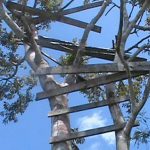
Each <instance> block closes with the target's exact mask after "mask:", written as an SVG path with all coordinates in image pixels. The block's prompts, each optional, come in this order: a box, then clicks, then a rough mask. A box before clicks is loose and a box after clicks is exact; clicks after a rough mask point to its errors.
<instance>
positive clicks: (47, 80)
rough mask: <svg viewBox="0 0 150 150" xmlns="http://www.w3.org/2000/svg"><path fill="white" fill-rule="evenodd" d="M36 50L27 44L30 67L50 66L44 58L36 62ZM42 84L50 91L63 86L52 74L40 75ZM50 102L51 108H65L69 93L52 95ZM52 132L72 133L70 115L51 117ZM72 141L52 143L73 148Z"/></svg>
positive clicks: (57, 149)
mask: <svg viewBox="0 0 150 150" xmlns="http://www.w3.org/2000/svg"><path fill="white" fill-rule="evenodd" d="M34 60H35V52H34V51H33V50H32V49H30V48H29V47H27V46H26V61H27V62H28V64H29V65H30V67H31V68H32V69H33V70H34V71H36V70H37V69H38V68H43V67H49V64H48V63H47V62H46V61H45V60H44V59H43V60H42V62H41V63H40V64H37V63H35V61H34ZM39 80H40V84H41V87H42V88H43V90H44V91H45V92H46V91H49V90H50V89H55V88H56V87H59V86H62V85H60V84H58V83H57V82H56V81H55V80H54V78H53V76H52V75H42V76H39ZM48 100H49V104H50V107H51V110H53V111H54V110H58V109H65V108H67V107H68V99H67V95H61V96H57V97H50V98H49V99H48ZM51 132H52V134H51V135H52V136H62V137H63V136H65V135H66V134H69V133H70V121H69V116H68V115H62V116H58V117H53V118H52V119H51ZM71 149H72V148H71V142H67V141H66V142H62V143H57V144H54V145H52V150H71Z"/></svg>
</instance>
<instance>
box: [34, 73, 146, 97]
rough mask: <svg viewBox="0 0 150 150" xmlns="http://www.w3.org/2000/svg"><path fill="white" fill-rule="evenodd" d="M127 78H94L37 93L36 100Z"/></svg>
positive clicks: (123, 74) (134, 74)
mask: <svg viewBox="0 0 150 150" xmlns="http://www.w3.org/2000/svg"><path fill="white" fill-rule="evenodd" d="M147 73H148V72H131V76H132V77H136V76H140V75H143V74H147ZM127 78H128V75H127V74H126V73H124V72H121V73H114V74H111V75H105V76H101V77H99V78H94V79H91V80H87V81H83V82H79V83H75V84H71V85H68V86H64V87H59V88H56V89H54V90H50V91H48V92H40V93H37V95H36V100H42V99H45V98H49V97H52V96H58V95H62V94H66V93H71V92H75V91H79V90H81V89H88V88H91V87H95V86H99V85H104V84H108V83H112V82H116V81H120V80H125V79H127Z"/></svg>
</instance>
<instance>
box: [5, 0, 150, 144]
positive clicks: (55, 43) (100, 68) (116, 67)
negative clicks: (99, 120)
mask: <svg viewBox="0 0 150 150" xmlns="http://www.w3.org/2000/svg"><path fill="white" fill-rule="evenodd" d="M102 3H103V1H100V2H94V3H92V4H87V5H85V6H80V7H76V8H71V9H67V10H64V11H62V12H61V15H60V14H59V15H58V17H57V19H56V20H57V21H59V22H62V23H66V24H69V25H73V26H76V27H79V28H83V29H85V28H86V26H87V25H88V23H86V22H82V21H79V20H76V19H72V18H70V17H67V16H66V15H68V14H72V13H76V12H79V11H83V10H87V9H91V8H95V7H99V6H101V5H102ZM7 7H8V9H10V10H11V9H12V8H13V9H14V8H15V9H16V10H17V11H22V10H23V11H24V12H27V13H29V14H31V16H34V17H32V18H29V19H30V20H31V22H33V23H34V24H39V23H41V22H44V21H46V20H48V19H50V16H49V15H48V14H47V13H46V12H44V11H43V10H40V9H37V8H32V7H28V6H26V7H24V6H22V5H20V4H16V3H13V2H11V1H9V2H8V3H7ZM41 16H42V17H41ZM92 31H93V32H98V33H100V32H101V27H99V26H96V25H95V26H94V28H93V29H92ZM37 43H38V44H39V45H40V46H41V47H46V48H50V49H54V50H58V51H63V52H66V53H71V54H76V53H77V50H78V47H79V45H75V44H73V43H71V42H65V41H61V40H57V39H52V38H45V37H42V36H39V39H38V40H37ZM82 55H83V56H91V57H95V58H100V59H105V60H109V61H113V60H114V57H115V50H114V49H105V48H97V47H89V46H86V47H85V50H84V51H82ZM129 58H130V55H127V54H126V55H125V59H129ZM128 65H129V69H130V70H131V76H132V77H136V76H140V75H144V74H147V73H148V72H149V70H150V62H147V61H146V59H144V58H140V57H135V58H134V59H133V61H132V62H130V63H129V64H128ZM143 66H144V67H143ZM106 72H110V73H111V74H108V75H102V76H100V77H98V78H94V79H90V80H85V81H83V82H79V83H74V84H71V85H67V86H64V87H58V88H57V89H53V90H51V91H49V92H47V93H46V92H40V93H37V96H36V99H37V100H43V99H46V98H48V97H53V96H58V95H62V94H66V93H71V92H74V91H79V90H82V89H88V88H91V87H95V86H100V85H105V84H108V83H112V82H116V81H120V80H125V79H127V78H128V75H127V74H126V72H125V68H124V66H123V65H120V64H117V63H107V64H91V65H90V64H89V65H82V66H78V67H76V66H61V67H55V68H42V70H37V72H36V73H35V74H36V75H45V74H80V73H106ZM125 101H129V97H117V98H116V99H115V100H114V101H107V100H103V101H99V102H94V103H89V104H84V105H79V106H74V107H70V108H67V109H60V110H57V111H52V112H50V113H49V114H48V116H49V117H54V116H59V115H64V114H69V113H74V112H79V111H84V110H88V109H94V108H98V107H104V106H109V105H113V104H116V103H122V102H125ZM137 125H138V124H137V123H135V126H137ZM124 126H125V124H114V125H110V126H106V127H100V128H96V129H91V130H86V131H81V132H78V133H71V134H69V135H66V136H65V137H57V136H56V137H52V138H51V141H50V143H58V142H62V141H67V140H72V139H77V138H81V137H88V136H92V135H97V134H102V133H106V132H111V131H117V130H120V129H122V128H123V127H124Z"/></svg>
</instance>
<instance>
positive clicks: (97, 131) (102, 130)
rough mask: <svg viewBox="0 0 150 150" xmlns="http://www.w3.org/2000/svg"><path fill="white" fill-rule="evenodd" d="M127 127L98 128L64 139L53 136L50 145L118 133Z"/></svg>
mask: <svg viewBox="0 0 150 150" xmlns="http://www.w3.org/2000/svg"><path fill="white" fill-rule="evenodd" d="M125 125H126V124H125V123H124V124H120V125H119V124H116V125H109V126H106V127H100V128H96V129H90V130H85V131H80V132H76V133H70V134H69V135H65V136H62V137H60V136H53V137H52V138H51V141H50V144H54V143H58V142H64V141H69V140H73V139H77V138H83V137H89V136H93V135H98V134H103V133H108V132H112V131H118V130H121V129H123V128H124V127H125ZM133 126H139V123H135V124H134V125H133Z"/></svg>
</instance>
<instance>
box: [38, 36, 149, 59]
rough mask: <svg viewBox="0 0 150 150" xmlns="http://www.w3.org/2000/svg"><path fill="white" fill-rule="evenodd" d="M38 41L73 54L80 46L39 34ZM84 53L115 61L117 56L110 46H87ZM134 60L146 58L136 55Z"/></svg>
mask: <svg viewBox="0 0 150 150" xmlns="http://www.w3.org/2000/svg"><path fill="white" fill-rule="evenodd" d="M37 43H38V44H39V45H40V46H41V47H45V48H50V49H55V50H58V51H63V52H67V53H71V54H76V53H77V50H78V48H79V46H78V45H75V44H73V43H71V42H66V41H61V40H56V39H52V38H45V37H42V36H39V40H38V41H37ZM82 55H83V56H91V57H95V58H100V59H106V60H110V61H113V60H114V57H115V50H114V49H110V48H97V47H90V46H86V47H85V50H84V51H83V52H82ZM128 58H130V55H127V54H125V59H128ZM134 61H146V59H145V58H141V57H136V58H135V59H134Z"/></svg>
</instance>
